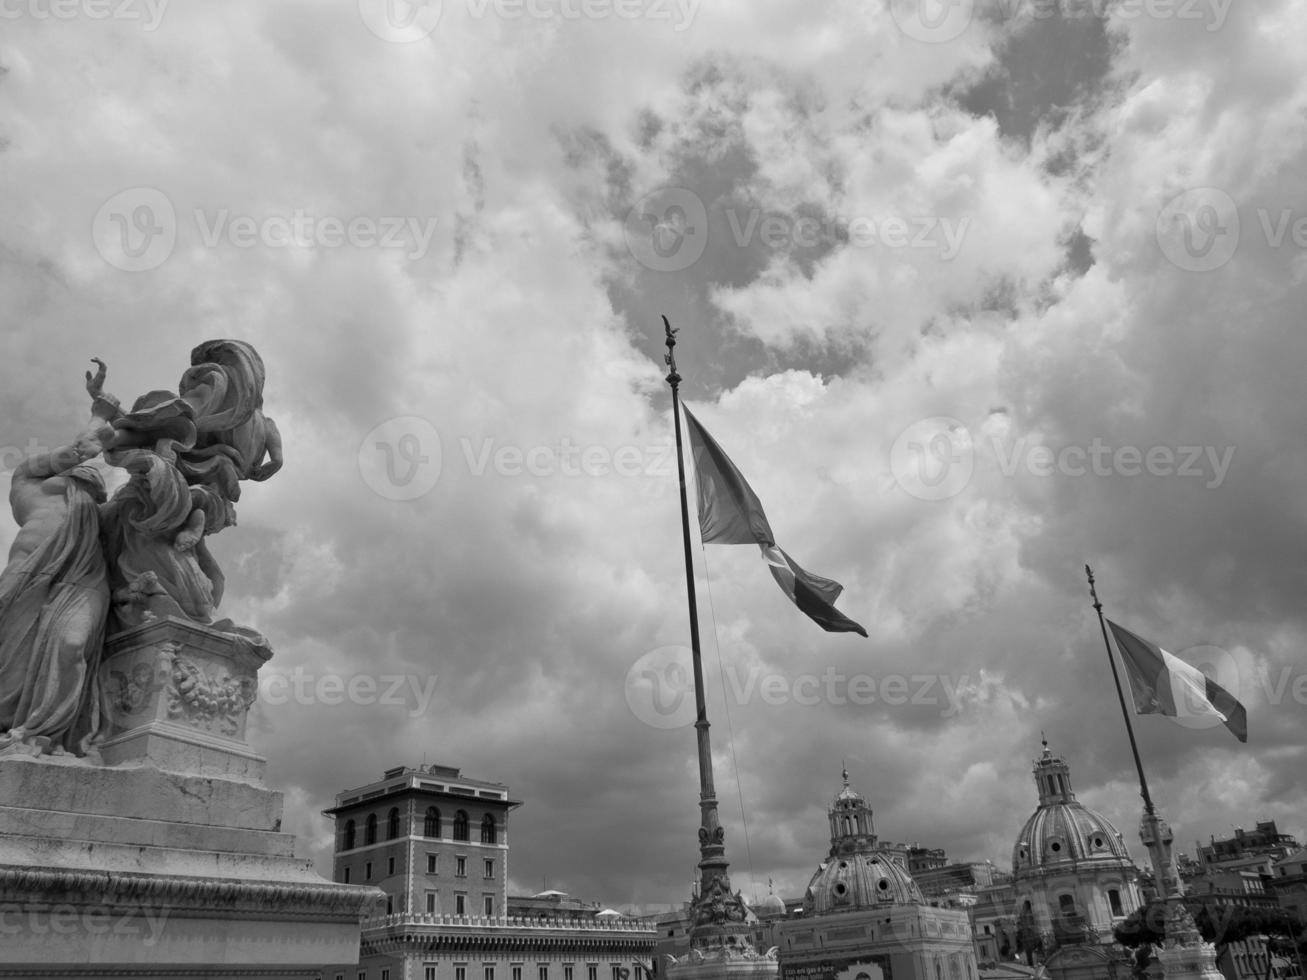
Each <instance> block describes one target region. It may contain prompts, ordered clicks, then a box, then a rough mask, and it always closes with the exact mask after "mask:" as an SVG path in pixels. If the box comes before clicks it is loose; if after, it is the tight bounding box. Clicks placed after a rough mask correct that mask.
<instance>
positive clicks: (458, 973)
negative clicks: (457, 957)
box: [454, 963, 467, 980]
mask: <svg viewBox="0 0 1307 980" xmlns="http://www.w3.org/2000/svg"><path fill="white" fill-rule="evenodd" d="M454 980H467V967H466V966H463V965H462V964H461V963H460V964H459V965H457V966H455V967H454Z"/></svg>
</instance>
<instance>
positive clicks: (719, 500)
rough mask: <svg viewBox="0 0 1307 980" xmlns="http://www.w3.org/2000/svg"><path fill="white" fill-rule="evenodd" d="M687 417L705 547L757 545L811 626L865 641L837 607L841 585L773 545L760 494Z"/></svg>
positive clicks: (859, 631) (711, 439) (695, 421)
mask: <svg viewBox="0 0 1307 980" xmlns="http://www.w3.org/2000/svg"><path fill="white" fill-rule="evenodd" d="M682 407H683V408H684V406H682ZM685 418H686V421H687V422H688V423H689V425H688V428H689V431H690V447H691V449H692V450H693V453H694V472H695V483H696V485H697V487H698V497H699V533H700V534H701V535H702V537H703V543H704V544H756V545H757V546H758V547H759V548H761V549H762V556H763V558H764V559H765V560H766V562H767V565H768V567H769V568H770V569H771V573H772V576H773V577H774V578H775V579H776V582H777V583H778V584H779V585H780V587H781V589H782V590H783V591H784V592H785V594H786V595H788V596H789V597H790V599H791V600H792V601H793V602H794V604H795V605H796V606H798V607H799V609H800V610H802V611H803V612H804V613H806V614H807V615H808V617H809V618H810V619H812V620H813V622H815V623H816V624H817V625H818V626H820V627H821V628H822V629H824V630H826V631H827V632H829V633H861V634H862V635H863V636H866V635H867V631H866V630H865V629H863V628H862V627H861V626H860V625H858V624H857V623H855V622H854V621H853V620H851V619H849V617H847V616H845V615H844V614H843V613H842V612H840V611H839V610H838V609H836V608H835V605H834V604H835V600H836V599H838V598H839V595H840V593H841V592H842V591H844V586H842V585H840V583H839V582H836V581H833V580H831V579H828V578H822V577H821V576H820V575H814V574H812V573H811V572H809V571H805V570H804V569H803V568H802V567H800V566H799V563H798V562H796V561H795V560H794V559H793V558H791V557H790V556H789V555H787V554H786V553H785V552H784V551H782V550H781V549H780V548H778V547H777V546H776V539H775V537H774V536H773V535H772V530H771V525H770V524H768V523H767V515H766V514H764V513H763V510H762V502H761V501H759V500H758V495H757V494H756V493H754V492H753V488H752V487H750V486H749V484H748V481H746V480H745V479H744V476H743V474H741V473H740V471H739V470H738V469H736V468H735V464H734V463H732V462H731V460H730V458H729V457H728V456H727V455H726V453H724V452H722V447H721V446H719V445H717V442H716V440H714V439H713V437H712V436H710V435H709V434H708V432H707V430H705V429H704V427H703V426H702V425H701V424H700V423H699V420H698V419H696V418H695V417H694V416H693V415H691V414H690V410H689V409H688V408H687V409H685Z"/></svg>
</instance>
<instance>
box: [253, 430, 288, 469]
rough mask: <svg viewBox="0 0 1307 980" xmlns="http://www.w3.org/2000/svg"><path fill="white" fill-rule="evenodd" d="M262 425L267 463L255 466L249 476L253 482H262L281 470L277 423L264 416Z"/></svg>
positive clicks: (279, 432) (279, 433)
mask: <svg viewBox="0 0 1307 980" xmlns="http://www.w3.org/2000/svg"><path fill="white" fill-rule="evenodd" d="M263 424H264V433H263V437H264V450H265V451H266V452H267V454H268V459H267V462H265V463H260V464H259V465H258V466H256V467H255V468H254V471H253V472H252V473H251V474H250V479H251V480H255V481H263V480H266V479H267V478H268V477H270V476H272V474H274V473H276V472H277V471H278V470H279V469H281V465H282V462H283V460H282V455H281V431H280V430H279V429H278V428H277V423H276V422H274V421H272V419H270V418H268V417H266V416H264V419H263Z"/></svg>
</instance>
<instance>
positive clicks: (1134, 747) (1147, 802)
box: [1085, 565, 1157, 816]
mask: <svg viewBox="0 0 1307 980" xmlns="http://www.w3.org/2000/svg"><path fill="white" fill-rule="evenodd" d="M1085 574H1086V575H1087V576H1089V594H1090V595H1091V596H1093V598H1094V612H1096V613H1098V628H1099V629H1100V630H1102V631H1103V647H1104V649H1106V650H1107V662H1108V663H1109V664H1111V665H1112V680H1113V681H1114V682H1115V683H1116V697H1117V700H1119V701H1120V702H1121V717H1122V718H1124V719H1125V731H1126V734H1127V735H1129V736H1130V751H1131V752H1132V753H1133V754H1134V757H1135V770H1136V771H1137V772H1138V773H1139V794H1140V795H1141V796H1142V797H1143V798H1144V811H1145V812H1146V813H1148V814H1149V815H1150V816H1151V815H1153V814H1155V813H1156V812H1157V811H1156V810H1155V809H1154V808H1153V798H1152V797H1151V796H1149V794H1148V779H1147V778H1146V777H1145V776H1144V764H1143V762H1141V761H1140V759H1139V743H1137V742H1136V741H1135V728H1134V725H1132V724H1131V723H1130V712H1129V711H1128V710H1127V709H1126V706H1125V693H1124V692H1123V691H1122V690H1121V675H1120V673H1119V672H1118V671H1117V669H1116V658H1115V657H1113V656H1112V644H1111V642H1110V641H1109V640H1108V638H1107V623H1105V622H1104V621H1103V604H1102V603H1101V602H1099V601H1098V590H1097V589H1095V588H1094V570H1093V569H1092V568H1090V567H1089V566H1088V565H1086V566H1085Z"/></svg>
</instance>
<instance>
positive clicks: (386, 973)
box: [381, 966, 390, 980]
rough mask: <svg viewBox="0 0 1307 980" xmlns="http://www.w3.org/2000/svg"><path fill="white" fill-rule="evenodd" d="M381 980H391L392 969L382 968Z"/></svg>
mask: <svg viewBox="0 0 1307 980" xmlns="http://www.w3.org/2000/svg"><path fill="white" fill-rule="evenodd" d="M381 980H390V967H388V966H383V967H382V968H381Z"/></svg>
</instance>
